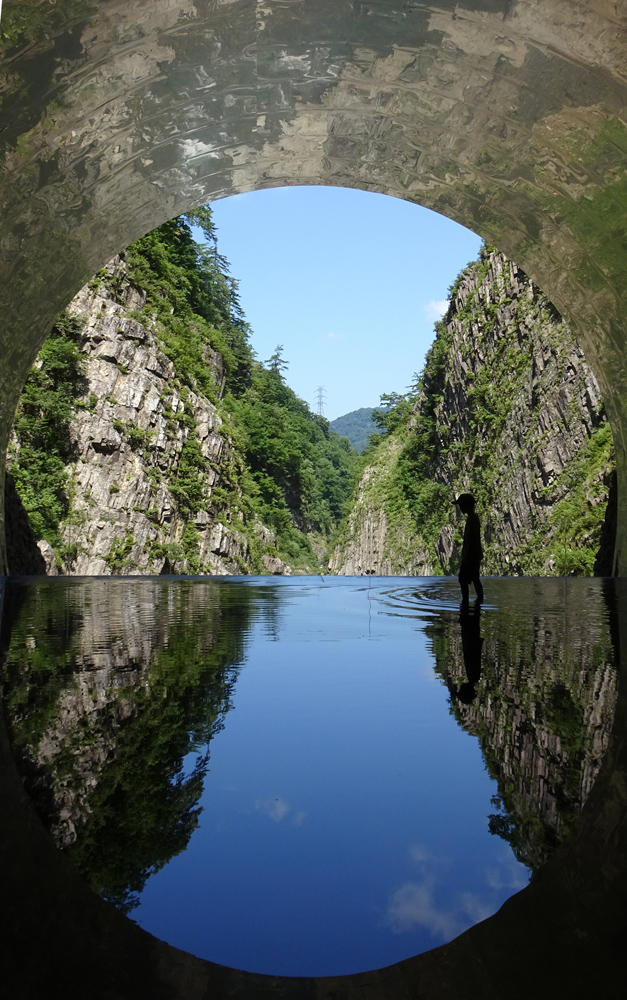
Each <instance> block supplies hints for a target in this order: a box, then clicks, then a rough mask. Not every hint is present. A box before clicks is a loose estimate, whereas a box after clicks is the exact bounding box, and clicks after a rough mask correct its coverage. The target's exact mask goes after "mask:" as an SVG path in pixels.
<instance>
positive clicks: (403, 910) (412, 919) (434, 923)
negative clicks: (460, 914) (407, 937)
mask: <svg viewBox="0 0 627 1000" xmlns="http://www.w3.org/2000/svg"><path fill="white" fill-rule="evenodd" d="M386 918H387V922H388V923H389V924H390V926H391V928H392V930H393V931H394V933H395V934H402V933H404V932H405V931H410V930H412V928H414V927H424V928H426V930H428V931H429V932H430V934H431V935H432V936H433V937H434V938H439V939H440V940H441V941H450V940H451V939H452V938H454V937H457V935H458V934H459V933H460V932H461V931H462V930H463V926H462V925H461V924H460V923H459V921H458V920H456V919H455V917H454V916H453V915H452V914H451V913H446V912H445V911H444V910H438V908H437V907H436V906H435V904H434V902H433V897H432V893H431V888H430V886H429V885H428V884H427V883H426V882H425V883H423V884H422V885H418V884H417V883H416V882H406V883H405V885H402V886H401V887H400V889H397V890H396V892H394V893H393V894H392V896H391V898H390V903H389V905H388V909H387V915H386Z"/></svg>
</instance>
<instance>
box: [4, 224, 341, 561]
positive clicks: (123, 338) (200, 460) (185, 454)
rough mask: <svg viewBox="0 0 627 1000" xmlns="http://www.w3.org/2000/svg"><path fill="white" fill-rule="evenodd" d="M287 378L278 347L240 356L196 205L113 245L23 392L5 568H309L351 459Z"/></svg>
mask: <svg viewBox="0 0 627 1000" xmlns="http://www.w3.org/2000/svg"><path fill="white" fill-rule="evenodd" d="M192 225H198V226H200V227H201V228H202V230H203V232H204V237H205V242H204V243H203V244H199V243H198V242H196V240H195V239H194V236H193V232H192ZM286 368H287V362H286V361H285V360H284V359H283V357H282V349H281V347H280V346H279V347H277V350H276V352H275V353H274V354H273V356H272V357H271V358H270V359H268V360H267V361H266V362H262V361H259V360H258V359H257V358H256V357H255V354H254V351H253V349H252V347H251V343H250V329H249V327H248V324H247V323H246V321H245V318H244V316H243V315H242V311H241V308H240V305H239V300H238V293H237V283H236V281H234V280H233V279H232V278H231V277H230V275H229V272H228V265H227V262H226V261H225V260H224V258H223V257H222V256H221V255H220V253H219V251H218V247H217V239H216V233H215V229H214V226H213V223H212V220H211V213H210V210H209V209H208V208H202V209H200V210H198V211H196V212H194V213H191V214H190V215H188V216H186V217H181V218H178V219H174V220H172V221H170V222H168V223H166V224H165V225H163V226H161V227H159V228H158V229H156V230H154V231H153V232H151V233H149V234H148V235H147V236H145V237H143V238H142V239H140V240H138V241H137V242H136V243H134V244H133V245H132V246H130V247H128V248H127V250H126V251H125V252H124V253H122V254H121V255H120V256H119V257H117V258H116V259H115V260H114V261H112V262H111V263H110V264H109V265H108V266H107V267H105V268H103V270H102V271H101V272H99V274H97V275H96V276H95V277H94V279H93V280H92V281H91V282H90V283H89V284H88V285H87V286H85V287H84V288H83V289H82V290H81V291H80V292H79V294H78V295H77V296H76V298H75V299H74V300H73V302H72V303H71V304H70V306H69V307H68V309H67V311H66V313H64V314H63V315H62V316H60V317H59V318H58V320H57V323H56V325H55V328H54V329H53V331H52V333H51V334H50V336H49V338H48V340H47V341H46V343H45V344H44V346H43V348H42V350H41V352H40V354H39V357H38V359H37V362H36V364H35V366H34V367H33V370H32V371H31V374H30V376H29V378H28V381H27V383H26V385H25V387H24V391H23V393H22V397H21V399H20V403H19V406H18V409H17V412H16V417H15V424H14V432H13V435H12V440H11V444H10V450H9V467H10V476H9V481H8V489H7V501H8V503H7V506H8V517H9V518H10V520H9V531H8V534H9V539H8V541H9V550H10V552H9V555H10V560H11V569H12V571H13V572H20V571H25V572H37V571H40V572H41V571H44V569H45V568H47V570H48V572H56V571H59V572H63V573H121V572H123V573H133V572H142V573H147V572H148V573H150V572H153V573H154V572H194V573H202V572H214V573H215V572H217V573H240V572H244V573H245V572H291V571H292V570H294V571H300V572H302V571H314V572H315V571H317V570H318V569H319V566H320V558H321V556H322V554H323V551H324V548H325V545H326V539H327V537H328V535H329V532H330V531H331V530H332V529H333V528H334V527H335V526H336V525H337V523H338V521H339V519H340V518H341V516H342V514H343V512H344V510H345V505H346V501H347V499H348V497H349V495H350V493H351V490H352V487H353V484H354V469H355V466H356V462H357V461H358V459H357V455H356V453H355V452H354V450H353V449H352V447H351V445H350V443H349V442H348V441H347V440H346V439H345V438H342V437H340V436H339V435H337V434H335V433H334V432H333V431H331V430H330V429H329V425H328V422H327V421H326V420H325V419H324V418H321V417H318V416H316V415H315V414H313V413H312V412H311V411H310V410H309V408H308V406H307V404H306V403H304V402H303V401H302V400H301V399H299V398H298V397H297V396H296V395H295V393H294V392H293V391H292V390H291V389H290V388H289V386H288V385H287V383H286V379H285V370H286ZM18 498H19V499H18ZM26 518H27V519H28V520H26ZM34 542H37V543H38V545H37V546H35V545H34ZM44 560H45V564H46V565H45V567H44Z"/></svg>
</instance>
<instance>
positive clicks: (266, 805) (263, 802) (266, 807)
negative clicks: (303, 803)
mask: <svg viewBox="0 0 627 1000" xmlns="http://www.w3.org/2000/svg"><path fill="white" fill-rule="evenodd" d="M255 809H257V810H258V812H262V813H264V814H265V815H266V816H269V817H270V819H271V820H273V821H274V822H275V823H280V822H281V820H282V819H284V818H285V817H286V816H287V814H288V812H290V809H291V807H290V806H289V805H288V804H287V802H286V801H285V800H284V799H257V801H256V802H255Z"/></svg>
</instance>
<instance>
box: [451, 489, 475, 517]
mask: <svg viewBox="0 0 627 1000" xmlns="http://www.w3.org/2000/svg"><path fill="white" fill-rule="evenodd" d="M453 503H454V504H455V505H456V506H457V507H459V509H460V510H461V512H462V514H469V513H470V512H471V511H472V510H474V509H475V503H476V501H475V498H474V496H473V495H472V493H460V494H459V496H458V497H457V500H453Z"/></svg>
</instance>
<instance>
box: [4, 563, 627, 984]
mask: <svg viewBox="0 0 627 1000" xmlns="http://www.w3.org/2000/svg"><path fill="white" fill-rule="evenodd" d="M456 598H457V594H456V591H455V581H450V580H431V581H421V582H420V586H419V588H418V589H416V583H415V582H412V586H411V587H409V586H404V587H399V586H398V581H394V582H392V581H385V580H380V581H376V582H375V581H369V584H368V588H364V586H363V583H362V581H359V580H342V581H328V580H327V581H315V580H314V581H312V580H282V581H267V580H266V581H257V582H255V581H248V582H237V583H235V582H232V581H224V580H222V581H209V582H202V581H185V580H174V581H172V580H170V581H167V580H166V581H163V580H155V579H151V580H143V579H142V580H132V579H130V580H90V581H48V582H36V583H35V582H30V583H28V582H17V583H13V584H11V585H10V587H9V588H8V594H7V601H6V605H5V612H4V626H3V637H2V638H3V668H2V669H3V678H4V702H5V710H6V714H7V719H8V723H9V727H10V733H11V739H12V743H13V747H14V752H15V755H16V759H17V762H18V766H19V768H20V771H21V773H22V775H23V778H24V781H25V784H26V787H27V789H28V791H29V793H30V794H31V796H32V798H33V801H34V803H35V805H36V808H37V810H38V812H39V814H40V816H41V817H42V819H43V821H44V823H45V824H46V825H47V826H48V828H49V829H50V830H51V832H52V834H53V836H54V838H55V840H56V842H57V844H58V845H59V846H60V847H61V848H63V849H64V850H65V851H66V852H67V853H68V856H69V857H70V858H71V860H72V862H73V864H74V865H75V866H76V867H77V868H78V870H79V871H80V872H81V873H82V874H83V876H84V877H85V879H86V880H87V881H88V882H89V883H90V884H91V885H92V886H93V887H94V888H95V889H96V890H97V891H98V892H99V893H100V894H101V895H103V896H105V897H106V898H108V899H110V900H112V901H113V902H115V903H116V905H118V906H119V907H120V908H121V909H123V910H126V911H128V910H130V909H132V908H133V907H137V906H138V907H139V908H138V909H135V911H134V915H135V916H136V917H137V919H138V920H139V922H140V923H142V922H143V925H144V926H146V927H148V928H149V929H151V930H153V932H154V933H157V934H158V935H159V936H162V937H164V938H166V939H167V940H170V941H172V942H173V943H175V944H177V945H179V946H180V947H186V948H189V949H190V950H193V951H195V952H196V953H197V954H204V955H206V957H209V958H213V959H214V960H217V961H223V962H225V963H226V964H232V965H236V966H238V967H248V968H255V969H257V970H258V971H267V972H277V973H280V972H289V973H292V974H310V973H318V974H333V973H339V972H346V971H356V970H357V969H359V968H361V969H364V968H367V967H370V968H372V967H375V966H382V965H385V964H389V963H390V962H392V961H396V960H397V959H399V958H402V957H406V956H408V955H410V954H412V953H414V952H416V951H420V950H424V949H425V948H428V947H432V946H433V945H434V944H438V943H440V942H441V941H444V940H449V939H450V938H452V937H454V936H456V935H457V934H458V933H459V932H460V931H461V930H463V929H464V927H467V926H470V925H471V924H472V923H475V922H477V921H478V920H481V919H483V918H484V917H486V916H488V915H489V914H490V913H491V912H493V911H494V909H495V908H498V906H499V905H500V904H501V902H502V901H503V900H504V899H506V898H507V896H508V895H511V893H512V892H514V891H516V890H517V889H519V888H521V887H522V886H523V885H524V883H525V881H526V879H525V873H524V869H523V868H521V866H520V864H517V861H516V860H515V859H514V857H513V856H512V855H511V854H509V859H508V856H507V855H505V854H503V853H502V852H503V850H505V851H508V848H507V846H506V845H505V844H503V840H504V841H506V842H507V843H508V844H509V845H511V848H512V850H513V852H514V855H515V858H516V859H518V862H521V863H522V864H524V865H525V866H526V867H527V868H528V869H531V870H532V871H535V870H536V869H537V868H538V867H539V866H540V865H541V864H543V863H544V861H545V860H546V859H547V857H548V856H549V854H550V852H551V851H552V850H553V849H554V847H555V846H556V845H557V844H558V843H559V842H561V840H563V839H564V837H565V836H566V835H567V834H568V832H569V830H570V828H571V826H572V823H573V821H574V819H575V817H576V816H577V814H578V813H579V811H580V809H581V807H582V805H583V803H584V801H585V799H586V797H587V795H588V792H589V791H590V788H591V786H592V783H593V782H594V779H595V776H596V774H597V772H598V769H599V766H600V763H601V759H602V757H603V754H604V752H605V750H606V748H607V745H608V739H609V732H610V728H611V723H612V719H613V713H614V708H615V701H616V680H615V672H614V669H613V655H612V647H611V642H610V636H609V629H608V615H607V612H606V607H605V603H604V600H603V592H602V588H601V585H600V583H599V582H598V581H589V580H588V581H581V580H572V581H567V582H564V581H559V580H543V581H534V580H509V581H508V580H499V581H490V586H489V588H488V593H487V598H488V602H489V603H488V604H486V605H484V606H483V609H480V608H479V607H471V608H470V609H462V611H461V613H460V610H459V604H458V600H457V599H456ZM244 665H246V666H247V669H246V671H244V672H243V673H241V668H242V667H243V666H244ZM434 669H435V675H436V676H439V678H440V679H441V681H442V685H441V686H440V685H435V686H434V685H433V677H434V673H433V670H434ZM236 680H237V690H236V689H235V682H236ZM447 692H448V698H449V701H448V709H447V702H446V695H447ZM233 704H234V705H235V708H236V709H237V710H236V711H235V712H234V713H233V714H232V715H231V716H229V718H228V721H227V725H226V728H225V729H224V732H223V733H222V732H220V730H221V729H222V728H223V726H224V719H225V716H226V714H227V713H228V712H229V710H230V709H231V708H232V706H233ZM447 711H448V712H449V713H450V715H452V716H453V717H454V719H455V720H456V721H457V723H458V724H459V726H460V727H461V729H462V730H463V731H465V733H468V734H472V736H473V737H476V738H477V739H478V742H479V746H480V748H481V753H482V755H483V762H484V766H485V768H486V769H487V772H488V774H489V776H490V778H491V779H492V783H490V782H487V779H486V776H485V772H484V770H483V767H482V766H481V759H480V758H478V757H477V762H476V763H475V759H474V756H473V753H474V747H476V743H474V741H473V740H470V741H468V737H467V736H463V734H462V733H460V729H459V728H458V727H456V726H454V725H450V726H449V724H448V720H449V719H450V715H447ZM451 721H452V720H451ZM218 733H220V735H219V736H218V737H217V738H216V735H217V734H218ZM462 736H463V740H462V742H460V737H462ZM212 741H213V742H212ZM210 746H211V754H212V760H211V775H208V763H209V749H210ZM240 747H241V748H243V749H239V748H240ZM264 755H265V756H264ZM284 758H285V760H287V765H286V764H285V760H284ZM477 765H479V766H477ZM286 767H287V769H286ZM238 768H239V770H238ZM290 769H291V770H290ZM475 789H476V791H475ZM490 798H491V799H492V805H490ZM455 799H457V801H454V800H455ZM353 800H354V801H353ZM203 810H204V812H202V811H203ZM201 812H202V816H201ZM490 812H491V814H490ZM489 814H490V815H489ZM466 817H467V818H468V819H467V822H466ZM473 817H474V818H473ZM473 824H474V825H473ZM194 831H197V833H196V834H195V836H193V837H192V834H193V833H194ZM490 833H492V834H498V837H497V838H493V837H490V836H489V834H490ZM484 834H487V837H486V836H484ZM325 838H326V839H325ZM429 838H431V839H429ZM499 838H502V839H503V840H499ZM194 845H196V847H194ZM491 845H492V846H491ZM264 851H266V852H267V853H266V854H264V853H263V852H264ZM299 851H300V852H301V853H298V852H299ZM343 851H344V852H345V853H344V854H343V853H342V852H343ZM182 852H183V853H182ZM194 852H195V853H194ZM303 852H304V853H303ZM177 855H178V856H179V858H178V860H177ZM231 855H232V856H231ZM335 855H337V856H338V857H341V858H343V860H341V862H337V864H338V865H339V867H337V866H336V867H333V865H335V864H336V858H335ZM184 858H188V859H189V860H188V861H187V862H185V861H184V860H182V859H184ZM171 859H175V860H174V861H171ZM186 865H187V868H186ZM273 865H274V866H275V867H273ZM229 866H231V867H229ZM316 866H317V867H316ZM306 869H310V870H309V871H307V870H306ZM161 870H163V871H161ZM160 871H161V874H160V875H157V874H156V873H158V872H160ZM223 871H224V872H226V874H224V875H223ZM473 872H474V874H473ZM168 873H170V874H168ZM234 873H235V874H234ZM481 873H483V874H481ZM149 876H152V877H151V878H150V879H149ZM475 876H476V879H475V881H474V882H473V881H472V879H473V878H475ZM479 876H480V877H479ZM203 878H204V879H208V881H205V882H203V881H202V880H203ZM222 878H224V881H223V882H222V881H221V879H222ZM238 879H239V881H237V880H238ZM301 879H302V880H303V881H302V882H301V881H299V880H301ZM463 879H467V880H469V881H468V882H467V884H466V883H464V884H463V885H462V880H463ZM282 880H284V885H283V882H282ZM325 880H327V881H329V882H330V883H332V885H331V889H330V891H329V893H327V892H326V888H324V889H323V887H324V885H325ZM257 882H258V883H259V884H257ZM196 883H198V887H196ZM365 883H368V884H369V885H370V889H369V890H368V892H369V894H368V893H366V892H365V890H364V889H363V885H364V884H365ZM177 885H181V886H184V887H185V888H184V891H183V890H181V889H180V888H177ZM294 886H296V889H295V890H294V891H295V892H296V895H295V898H294V899H293V900H291V901H290V899H289V898H288V896H289V892H291V891H292V890H293V889H294ZM182 891H183V896H184V898H183V899H181V898H179V897H180V895H181V892H182ZM194 892H197V895H198V898H199V899H200V902H199V901H198V899H196V897H194ZM186 894H187V895H186ZM334 894H335V895H334ZM351 894H352V895H354V904H353V905H354V912H353V911H351V910H350V909H347V910H345V909H344V906H345V905H348V904H347V903H346V900H347V899H349V897H351ZM447 894H448V895H447ZM318 896H319V897H320V899H319V900H317V897H318ZM208 900H209V901H208ZM234 900H239V901H240V902H239V903H238V904H237V905H235V904H234ZM203 906H204V908H205V909H204V910H203V909H202V907H203ZM208 906H209V908H210V910H212V912H211V913H208V912H207V907H208ZM238 907H239V909H238ZM255 907H257V909H255ZM259 907H262V908H263V912H264V921H263V923H264V924H265V923H267V924H268V929H267V932H266V930H265V929H264V928H262V927H260V921H259ZM309 908H311V913H312V914H314V913H315V920H318V921H319V922H320V925H321V926H323V927H324V926H326V925H328V928H329V930H328V937H329V941H324V942H322V943H320V941H319V940H318V938H317V937H316V934H318V933H319V932H318V931H317V930H314V929H313V926H312V921H313V920H314V916H311V915H310V914H309ZM275 910H276V911H281V910H284V911H285V912H284V916H283V918H282V919H283V920H284V923H283V924H281V923H280V919H279V917H280V914H279V917H277V920H278V921H279V922H278V923H277V924H276V926H275V925H274V924H273V920H274V919H275V916H274V911H275ZM334 910H337V914H334V912H333V911H334ZM170 911H171V913H172V917H171V925H170V924H168V922H167V919H168V914H169V912H170ZM188 911H189V914H190V920H189V923H190V924H193V928H191V927H189V926H188V927H187V928H186V930H185V932H184V933H183V932H182V931H180V925H182V923H183V921H182V920H181V918H180V913H181V912H185V913H187V912H188ZM213 911H215V912H213ZM231 911H233V913H232V914H231ZM177 914H178V916H177ZM229 914H231V916H230V917H229ZM336 916H337V920H338V921H339V925H342V927H344V930H342V927H340V926H339V925H338V927H339V929H338V927H335V925H334V923H333V921H334V919H335V917H336ZM248 917H250V918H251V930H250V940H248V942H247V941H246V932H245V930H242V932H241V934H240V933H239V928H243V927H244V925H245V923H246V920H247V919H248ZM229 919H231V920H232V923H229ZM211 921H213V923H212V922H211ZM299 921H300V922H301V924H302V927H300V929H298V927H297V925H298V922H299ZM222 925H224V928H223V927H222ZM199 927H200V928H201V929H202V928H205V930H204V934H205V937H204V938H203V937H202V936H200V937H199V936H198V935H199V933H200V932H199V930H198V928H199ZM207 928H208V929H207ZM235 928H237V929H238V933H237V934H235V933H234V929H235ZM273 928H274V929H273ZM178 933H182V934H183V936H182V937H180V938H177V937H176V935H177V934H178ZM221 933H222V934H223V936H224V939H225V940H224V942H223V943H222V944H221V939H220V934H221ZM264 933H267V934H268V935H269V939H266V938H264V936H263V935H264ZM342 933H345V935H346V938H345V940H344V939H342V938H341V934H342ZM195 935H196V936H195ZM386 935H387V937H386ZM238 937H241V938H242V940H243V944H241V942H235V944H237V945H238V946H240V944H241V949H243V950H241V949H240V951H237V949H236V950H234V951H232V950H229V949H231V948H232V947H235V945H234V944H233V939H234V938H238ZM270 939H272V940H270ZM353 939H361V944H360V942H359V940H358V941H357V945H356V946H355V952H354V954H353V953H351V955H350V958H345V957H343V954H344V956H345V955H346V954H347V953H348V951H349V950H350V949H351V948H352V947H353V943H352V942H353ZM342 942H343V943H342ZM380 942H383V943H382V944H380ZM222 947H223V948H224V950H223V951H220V948H222ZM273 947H274V948H275V951H272V948H273ZM324 948H328V950H329V954H328V956H327V958H325V959H323V958H321V957H320V956H321V954H322V952H323V950H324ZM212 949H213V950H212ZM246 949H248V951H247V950H246ZM255 949H257V950H255ZM281 949H283V950H281ZM308 949H309V951H308ZM334 949H335V950H334ZM377 949H378V950H377ZM305 953H308V954H309V957H308V958H301V956H302V955H303V954H305ZM342 953H343V954H342ZM266 956H267V958H266ZM301 961H302V962H303V963H304V964H301V965H299V962H301ZM264 962H266V964H264ZM325 962H326V963H327V964H326V965H325V964H324V963H325ZM307 963H309V964H307ZM317 963H318V964H317ZM343 963H345V964H343Z"/></svg>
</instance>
